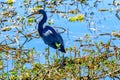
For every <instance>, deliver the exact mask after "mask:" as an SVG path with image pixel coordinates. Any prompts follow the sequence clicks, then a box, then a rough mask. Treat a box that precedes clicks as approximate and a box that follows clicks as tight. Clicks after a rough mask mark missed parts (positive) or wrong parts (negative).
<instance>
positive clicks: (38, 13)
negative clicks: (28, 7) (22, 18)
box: [27, 12, 39, 17]
mask: <svg viewBox="0 0 120 80" xmlns="http://www.w3.org/2000/svg"><path fill="white" fill-rule="evenodd" d="M35 14H39V12H34V13H32V14H30V15H29V16H27V17H30V16H33V15H35Z"/></svg>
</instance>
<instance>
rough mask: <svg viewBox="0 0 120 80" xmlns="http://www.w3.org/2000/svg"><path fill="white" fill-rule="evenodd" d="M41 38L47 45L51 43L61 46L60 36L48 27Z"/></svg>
mask: <svg viewBox="0 0 120 80" xmlns="http://www.w3.org/2000/svg"><path fill="white" fill-rule="evenodd" d="M42 36H43V40H44V42H45V43H46V44H48V45H50V44H53V43H55V44H56V43H57V44H62V45H63V39H62V37H61V35H60V34H59V33H58V32H56V31H55V30H54V29H53V28H52V27H50V26H46V27H45V28H44V30H43V33H42Z"/></svg>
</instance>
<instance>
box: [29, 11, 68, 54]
mask: <svg viewBox="0 0 120 80" xmlns="http://www.w3.org/2000/svg"><path fill="white" fill-rule="evenodd" d="M35 14H42V19H41V20H40V22H39V23H38V33H39V35H40V37H41V38H42V39H43V41H44V43H45V44H47V45H48V46H50V47H52V48H54V49H58V50H59V51H61V52H63V53H66V51H65V48H64V41H63V38H62V36H61V35H60V33H59V32H58V31H56V30H55V29H54V28H53V27H51V26H49V25H44V24H45V23H46V21H47V14H46V12H45V11H44V10H43V9H40V10H38V11H37V12H34V13H33V14H30V15H29V16H32V15H35ZM29 16H28V17H29Z"/></svg>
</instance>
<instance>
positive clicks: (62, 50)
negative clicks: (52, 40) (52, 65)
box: [59, 45, 66, 53]
mask: <svg viewBox="0 0 120 80" xmlns="http://www.w3.org/2000/svg"><path fill="white" fill-rule="evenodd" d="M59 51H61V52H63V53H66V51H65V48H64V46H63V45H60V49H59Z"/></svg>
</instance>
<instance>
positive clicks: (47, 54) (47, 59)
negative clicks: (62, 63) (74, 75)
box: [45, 46, 50, 64]
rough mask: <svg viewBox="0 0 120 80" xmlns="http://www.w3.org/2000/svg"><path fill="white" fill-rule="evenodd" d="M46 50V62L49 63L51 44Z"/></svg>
mask: <svg viewBox="0 0 120 80" xmlns="http://www.w3.org/2000/svg"><path fill="white" fill-rule="evenodd" d="M46 52H47V53H46V55H45V58H46V63H48V64H49V55H50V51H49V46H48V48H46Z"/></svg>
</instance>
